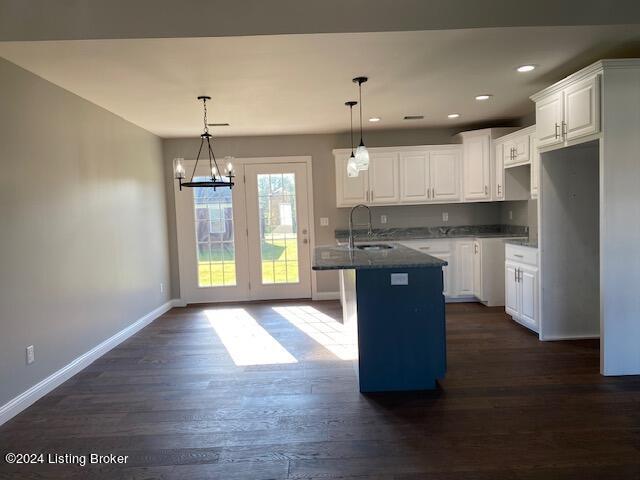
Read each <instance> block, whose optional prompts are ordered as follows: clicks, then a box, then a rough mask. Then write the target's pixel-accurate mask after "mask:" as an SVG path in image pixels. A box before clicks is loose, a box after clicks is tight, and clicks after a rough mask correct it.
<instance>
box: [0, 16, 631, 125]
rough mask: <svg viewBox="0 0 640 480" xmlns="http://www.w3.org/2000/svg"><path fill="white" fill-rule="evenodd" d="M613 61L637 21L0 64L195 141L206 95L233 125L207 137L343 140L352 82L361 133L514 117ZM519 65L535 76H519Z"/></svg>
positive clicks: (18, 47) (147, 48)
mask: <svg viewBox="0 0 640 480" xmlns="http://www.w3.org/2000/svg"><path fill="white" fill-rule="evenodd" d="M622 55H625V56H640V25H633V26H595V27H518V28H489V29H470V30H445V31H421V32H387V33H352V34H348V33H347V34H344V33H339V34H311V35H277V36H252V37H218V38H181V39H139V40H130V39H126V40H75V41H45V42H5V43H0V56H2V57H4V58H6V59H7V60H9V61H11V62H13V63H16V64H18V65H20V66H22V67H24V68H26V69H27V70H30V71H32V72H34V73H36V74H38V75H40V76H42V77H44V78H46V79H47V80H50V81H51V82H53V83H55V84H57V85H59V86H61V87H63V88H65V89H67V90H69V91H72V92H74V93H76V94H78V95H79V96H81V97H84V98H86V99H88V100H90V101H92V102H94V103H96V104H98V105H100V106H102V107H104V108H106V109H107V110H110V111H112V112H114V113H116V114H117V115H120V116H122V117H123V118H125V119H127V120H129V121H131V122H133V123H135V124H137V125H140V126H141V127H144V128H146V129H147V130H150V131H151V132H153V133H156V134H158V135H160V136H162V137H183V136H195V135H197V134H198V133H199V131H200V129H201V125H202V119H201V106H200V104H199V103H198V102H197V101H196V98H195V97H196V96H197V95H203V94H205V95H210V96H211V97H213V101H212V105H211V106H210V114H209V120H210V121H212V122H229V123H230V124H231V127H226V128H219V129H217V130H215V131H214V134H215V135H219V136H222V135H270V134H297V133H329V132H342V131H345V130H346V129H348V124H349V119H348V110H347V108H346V107H345V106H344V102H345V101H346V100H350V99H353V98H356V97H357V87H356V86H355V85H354V84H353V83H352V82H351V78H352V77H354V76H357V75H366V76H369V77H370V81H369V82H368V83H366V84H365V85H364V87H363V97H364V98H363V99H364V115H365V117H369V116H374V115H375V116H379V117H381V118H382V121H381V122H380V123H378V124H376V125H373V124H369V123H368V122H367V124H366V125H365V128H376V129H389V128H403V127H413V128H415V127H436V126H457V125H464V124H472V123H478V122H485V121H491V120H496V119H507V118H515V117H520V116H523V115H526V114H528V113H530V111H531V109H532V105H531V103H530V102H529V100H528V96H529V95H530V94H532V93H534V92H536V91H538V90H540V89H542V88H544V87H546V86H547V85H549V84H550V83H553V82H554V81H556V80H559V79H560V78H562V77H563V76H564V75H566V74H568V73H571V72H572V71H574V70H576V69H578V68H580V67H582V66H584V65H586V64H588V63H590V62H592V61H594V60H597V59H598V58H602V57H610V56H622ZM527 63H533V64H537V65H539V68H537V69H536V70H535V71H533V72H531V73H528V74H520V73H517V72H515V67H517V66H518V65H521V64H527ZM479 93H491V94H493V95H494V97H493V98H492V99H491V100H489V101H487V102H478V101H476V100H474V96H475V95H476V94H479ZM45 107H46V106H45ZM451 112H457V113H460V114H461V115H462V116H461V118H460V119H458V120H453V121H452V120H449V119H447V114H448V113H451ZM418 114H419V115H424V117H425V118H424V120H422V121H413V122H407V121H404V120H402V117H403V116H404V115H418Z"/></svg>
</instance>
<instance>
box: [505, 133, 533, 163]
mask: <svg viewBox="0 0 640 480" xmlns="http://www.w3.org/2000/svg"><path fill="white" fill-rule="evenodd" d="M502 156H503V163H504V166H505V167H509V166H514V165H526V164H527V163H529V160H530V155H529V135H528V134H523V135H518V136H516V137H513V138H512V139H511V140H508V141H506V142H505V143H504V150H503V154H502Z"/></svg>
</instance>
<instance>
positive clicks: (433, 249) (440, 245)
mask: <svg viewBox="0 0 640 480" xmlns="http://www.w3.org/2000/svg"><path fill="white" fill-rule="evenodd" d="M400 243H401V244H402V245H404V246H405V247H409V248H413V249H414V250H418V251H419V252H423V253H428V254H429V255H431V254H436V253H451V241H450V240H409V241H406V242H400Z"/></svg>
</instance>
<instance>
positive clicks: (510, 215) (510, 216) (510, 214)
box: [509, 210, 513, 220]
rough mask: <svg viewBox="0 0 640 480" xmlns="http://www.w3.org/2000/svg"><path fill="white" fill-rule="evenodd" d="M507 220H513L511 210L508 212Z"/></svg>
mask: <svg viewBox="0 0 640 480" xmlns="http://www.w3.org/2000/svg"><path fill="white" fill-rule="evenodd" d="M509 220H513V210H509Z"/></svg>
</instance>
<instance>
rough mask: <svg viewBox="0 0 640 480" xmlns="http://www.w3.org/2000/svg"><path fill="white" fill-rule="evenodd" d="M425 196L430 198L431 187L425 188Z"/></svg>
mask: <svg viewBox="0 0 640 480" xmlns="http://www.w3.org/2000/svg"><path fill="white" fill-rule="evenodd" d="M427 198H431V189H430V188H427Z"/></svg>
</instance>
